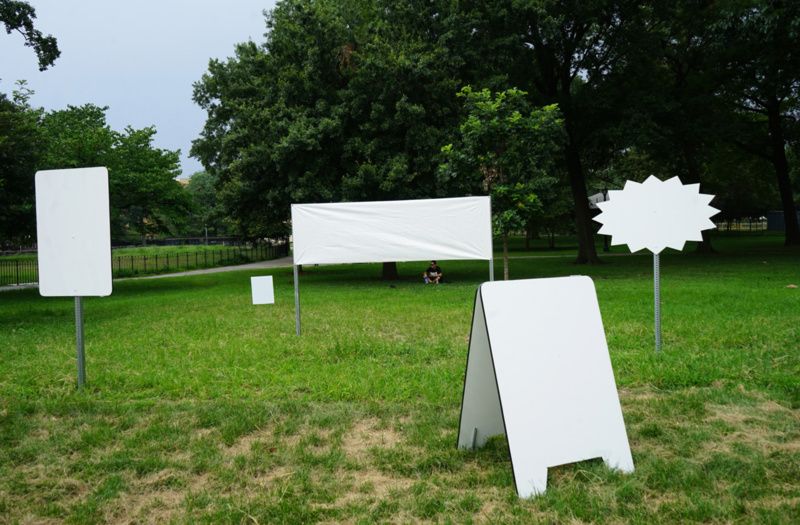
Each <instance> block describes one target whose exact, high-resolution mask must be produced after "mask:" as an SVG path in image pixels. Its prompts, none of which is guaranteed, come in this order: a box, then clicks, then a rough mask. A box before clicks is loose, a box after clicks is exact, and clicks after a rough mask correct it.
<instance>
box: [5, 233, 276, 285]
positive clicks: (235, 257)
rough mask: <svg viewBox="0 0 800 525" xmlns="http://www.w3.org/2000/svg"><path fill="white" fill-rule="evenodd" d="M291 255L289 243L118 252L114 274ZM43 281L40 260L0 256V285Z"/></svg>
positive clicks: (221, 264) (168, 270)
mask: <svg viewBox="0 0 800 525" xmlns="http://www.w3.org/2000/svg"><path fill="white" fill-rule="evenodd" d="M287 255H289V245H288V244H287V243H281V244H255V245H251V246H235V247H230V248H217V249H209V250H199V251H193V252H188V251H187V252H176V253H158V252H156V253H152V254H142V255H114V256H112V257H111V270H112V274H113V276H114V277H131V276H134V275H147V274H158V273H170V272H179V271H185V270H196V269H200V268H213V267H215V266H228V265H235V264H245V263H248V262H256V261H267V260H270V259H277V258H278V257H285V256H287ZM38 280H39V268H38V264H37V260H36V258H34V257H31V258H13V259H8V260H3V259H2V258H0V286H5V285H20V284H28V283H36V282H38Z"/></svg>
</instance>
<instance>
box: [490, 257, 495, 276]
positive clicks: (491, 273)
mask: <svg viewBox="0 0 800 525" xmlns="http://www.w3.org/2000/svg"><path fill="white" fill-rule="evenodd" d="M489 280H490V281H494V257H492V258H491V259H489Z"/></svg>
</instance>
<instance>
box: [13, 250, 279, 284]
mask: <svg viewBox="0 0 800 525" xmlns="http://www.w3.org/2000/svg"><path fill="white" fill-rule="evenodd" d="M291 266H292V258H291V257H281V258H280V259H271V260H269V261H258V262H254V263H247V264H239V265H236V266H217V267H216V268H203V269H201V270H187V271H185V272H175V273H162V274H158V275H144V276H142V277H123V278H121V279H114V280H115V281H130V280H135V279H163V278H165V277H183V276H187V275H204V274H207V273H222V272H238V271H243V270H262V269H267V268H288V267H291ZM38 286H39V285H38V284H37V283H27V284H20V285H19V286H17V285H13V284H12V285H9V286H0V292H8V291H11V290H25V289H27V288H38Z"/></svg>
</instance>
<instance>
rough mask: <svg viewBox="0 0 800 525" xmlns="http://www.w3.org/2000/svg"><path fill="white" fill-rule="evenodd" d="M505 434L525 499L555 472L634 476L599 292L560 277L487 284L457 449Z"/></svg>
mask: <svg viewBox="0 0 800 525" xmlns="http://www.w3.org/2000/svg"><path fill="white" fill-rule="evenodd" d="M497 434H505V435H506V436H507V439H508V448H509V452H510V454H511V467H512V470H513V473H514V481H515V484H516V486H517V493H518V494H519V495H520V496H521V497H528V496H532V495H535V494H541V493H542V492H544V491H545V489H546V487H547V469H548V468H549V467H554V466H557V465H563V464H565V463H573V462H576V461H582V460H586V459H593V458H603V460H604V461H605V463H606V464H607V465H608V466H609V467H612V468H616V469H619V470H621V471H623V472H632V471H633V459H632V457H631V451H630V447H629V445H628V436H627V433H626V431H625V422H624V421H623V419H622V409H621V407H620V403H619V397H618V396H617V387H616V383H615V381H614V372H613V370H612V369H611V359H610V357H609V354H608V346H607V345H606V338H605V333H604V331H603V321H602V319H601V318H600V307H599V305H598V303H597V295H596V293H595V290H594V283H593V282H592V280H591V279H590V278H588V277H578V276H575V277H558V278H551V279H527V280H520V281H499V282H492V283H483V284H482V285H481V287H480V289H479V290H478V294H477V296H476V298H475V311H474V314H473V321H472V333H471V335H470V343H469V356H468V358H467V371H466V376H465V382H464V397H463V401H462V405H461V422H460V426H459V435H458V446H459V448H474V447H480V446H482V445H483V444H484V443H486V440H487V439H488V438H489V437H491V436H493V435H497Z"/></svg>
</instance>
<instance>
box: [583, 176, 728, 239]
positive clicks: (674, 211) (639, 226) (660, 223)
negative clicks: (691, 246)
mask: <svg viewBox="0 0 800 525" xmlns="http://www.w3.org/2000/svg"><path fill="white" fill-rule="evenodd" d="M713 198H714V196H713V195H708V194H705V193H700V185H699V184H687V185H683V184H682V183H681V180H680V179H679V178H678V177H672V178H671V179H667V180H665V181H662V180H660V179H659V178H657V177H654V176H653V175H651V176H650V177H648V178H647V180H645V181H644V182H643V183H638V182H634V181H631V180H629V181H626V182H625V186H624V187H623V189H622V190H611V191H609V192H608V200H607V201H605V202H597V203H596V206H597V207H598V208H600V209H601V210H602V213H601V214H600V215H598V216H597V217H595V218H594V220H595V221H597V222H599V223H601V224H602V225H603V227H602V228H600V230H599V232H598V233H601V234H604V235H611V244H612V245H618V244H627V245H628V248H629V249H630V251H632V252H636V251H639V250H641V249H642V248H647V249H648V250H649V251H651V252H652V253H661V252H662V251H663V250H664V248H673V249H675V250H682V249H683V245H684V244H686V241H702V240H703V235H702V233H701V232H702V231H703V230H708V229H711V228H715V227H716V225H715V224H714V223H713V222H712V221H711V219H710V217H712V216H714V215H716V214H717V213H719V210H717V209H716V208H712V207H711V206H709V203H710V202H711V200H712V199H713Z"/></svg>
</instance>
